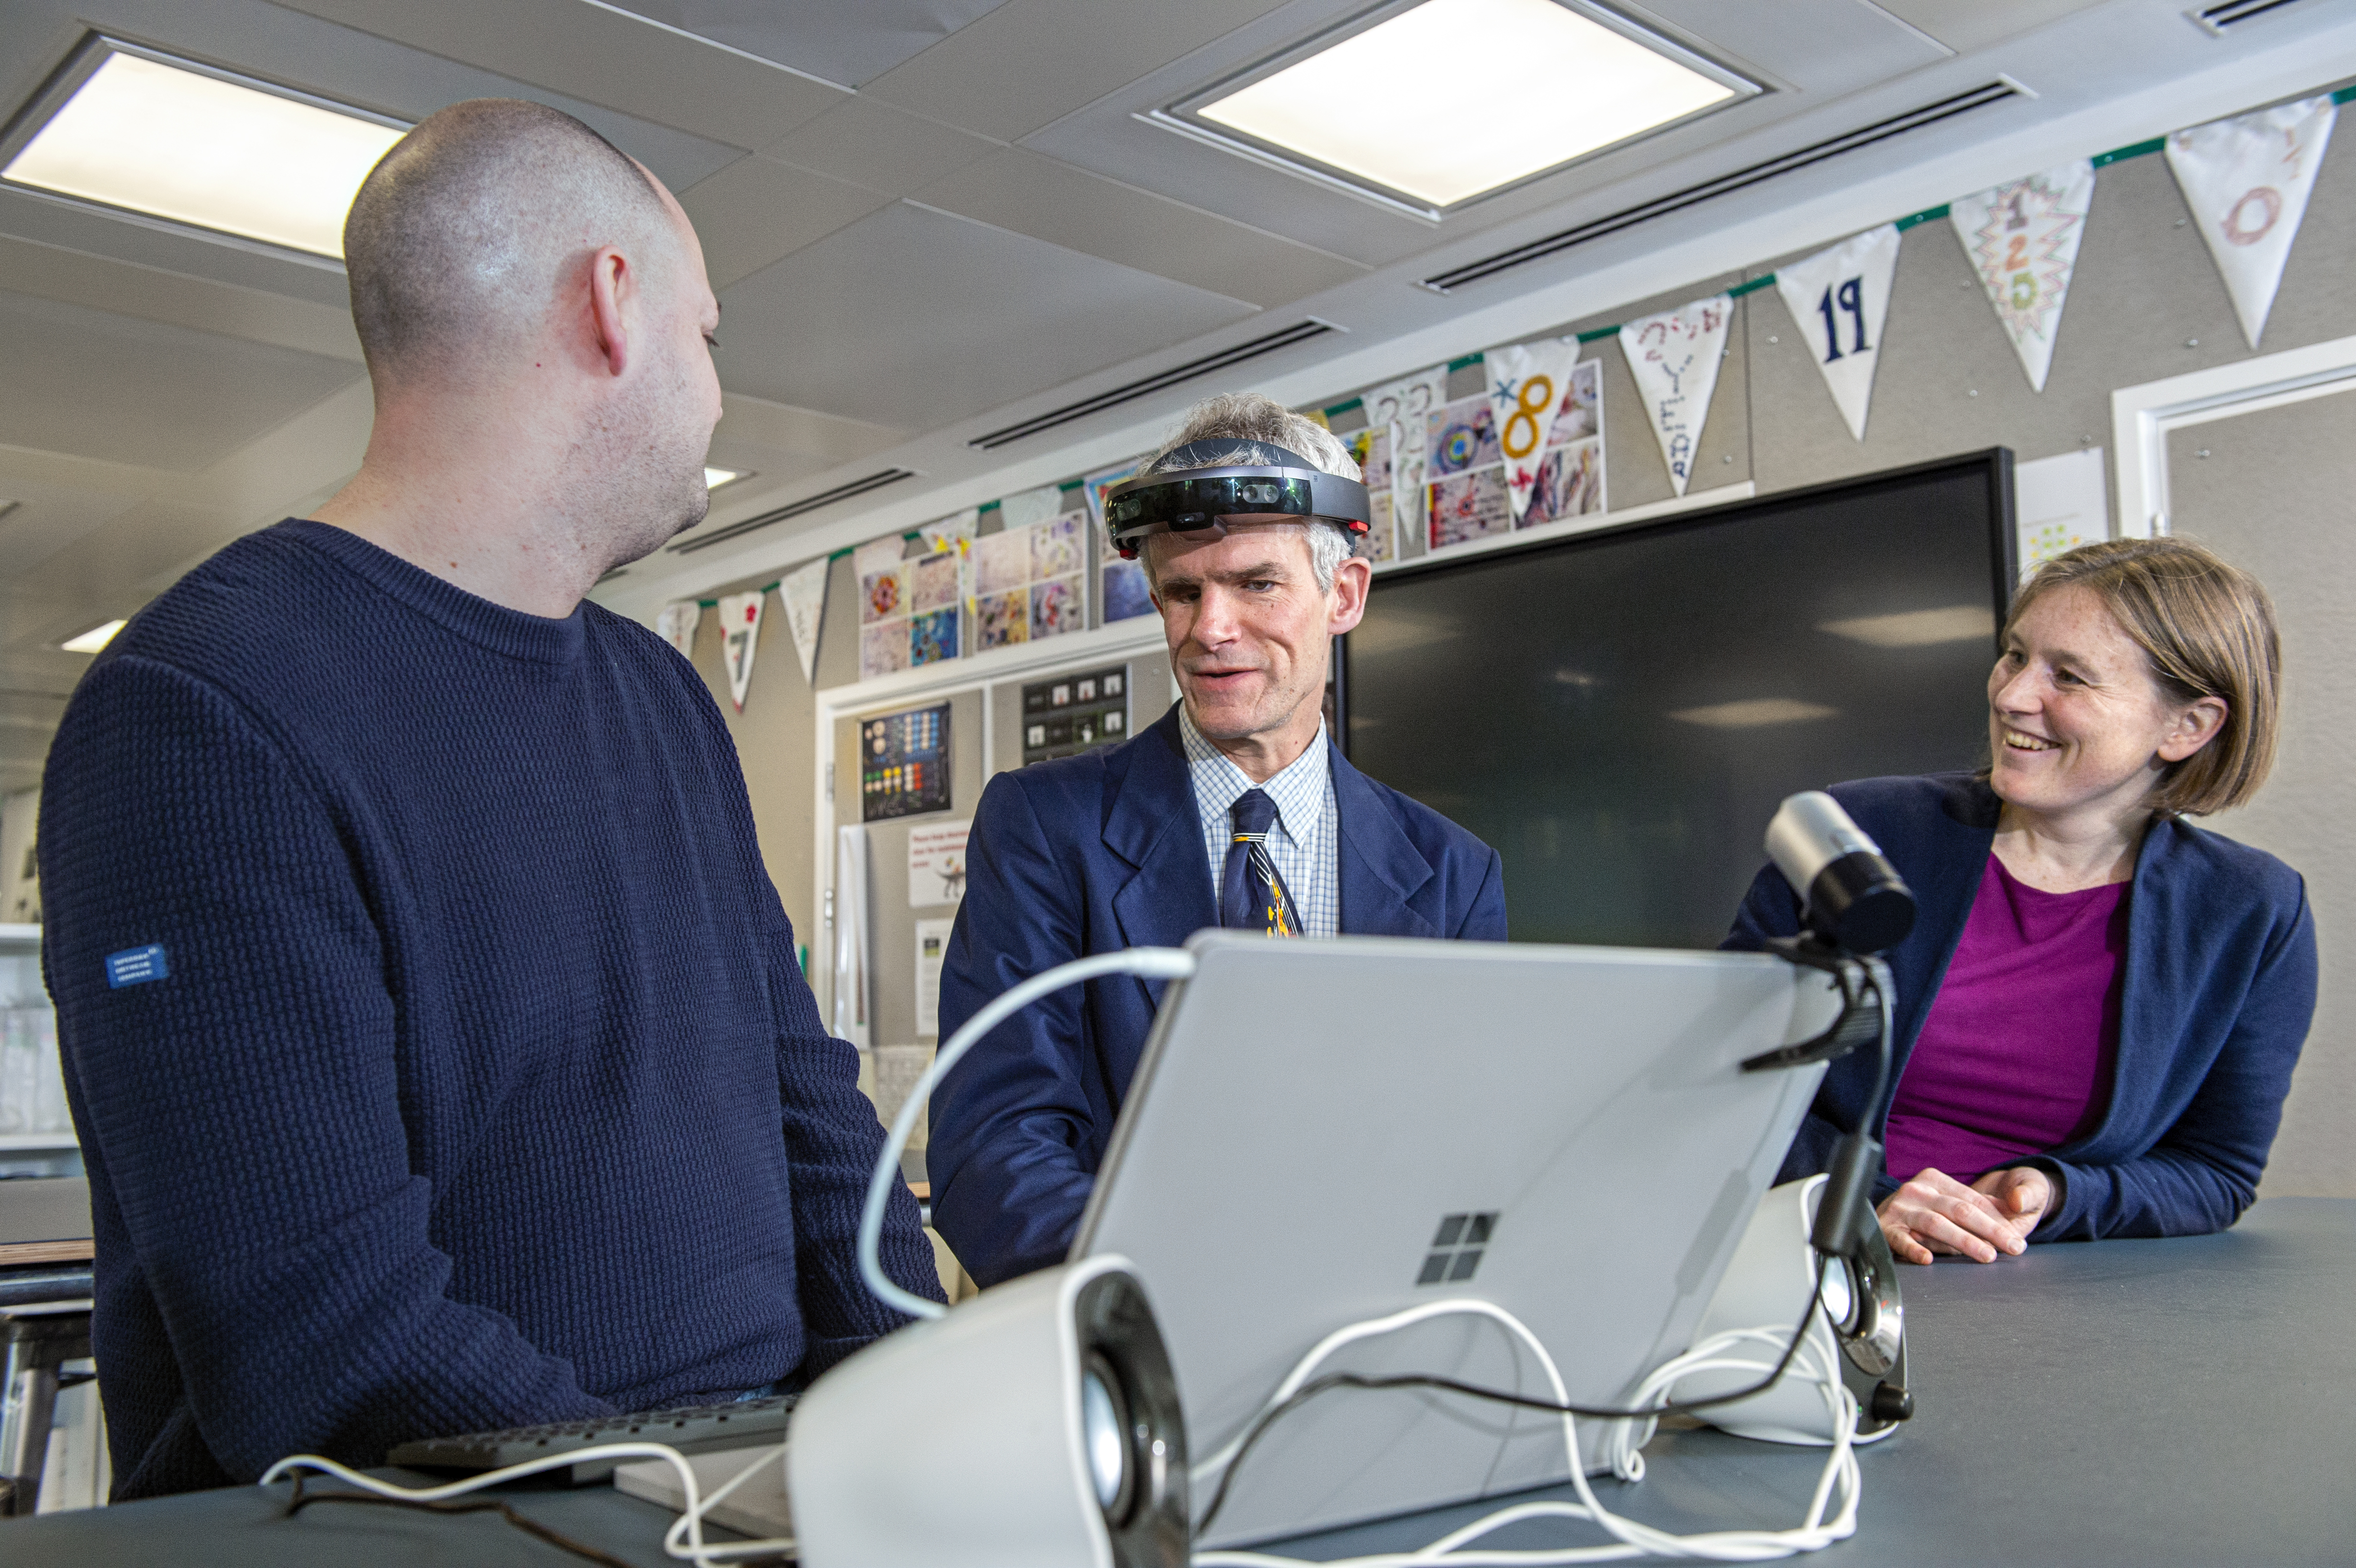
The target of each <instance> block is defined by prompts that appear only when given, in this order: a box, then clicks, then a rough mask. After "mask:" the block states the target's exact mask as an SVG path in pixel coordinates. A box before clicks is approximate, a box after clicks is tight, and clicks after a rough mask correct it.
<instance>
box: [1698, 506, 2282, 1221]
mask: <svg viewBox="0 0 2356 1568" xmlns="http://www.w3.org/2000/svg"><path fill="white" fill-rule="evenodd" d="M2001 649H2002V651H2001V653H2000V654H1999V656H1998V657H1997V663H1996V667H1995V668H1994V669H1993V670H1992V671H1991V672H1990V674H1989V677H1988V741H1989V749H1990V752H1991V759H1990V763H1989V765H1988V767H1987V769H1986V770H1985V771H1983V772H1981V773H1977V774H1946V775H1937V776H1933V777H1930V778H1916V779H1870V780H1865V781H1862V782H1860V783H1857V784H1841V785H1837V786H1835V788H1834V791H1833V793H1834V795H1836V796H1837V797H1838V798H1839V799H1840V800H1841V802H1842V803H1843V804H1844V805H1847V807H1848V809H1849V811H1850V813H1851V814H1852V815H1853V816H1856V817H1857V819H1858V822H1859V823H1860V824H1861V825H1862V826H1864V827H1865V828H1866V830H1867V831H1868V832H1869V833H1871V834H1872V835H1873V836H1874V837H1876V838H1877V839H1878V840H1879V842H1880V843H1881V845H1882V846H1883V848H1884V849H1885V850H1886V851H1887V853H1888V854H1889V855H1890V859H1891V860H1892V861H1893V862H1894V863H1895V864H1896V865H1897V866H1898V867H1899V869H1901V871H1902V872H1903V873H1904V875H1905V877H1906V880H1907V881H1908V883H1909V885H1910V886H1912V888H1913V889H1914V890H1915V891H1916V894H1917V897H1918V898H1919V899H1920V901H1921V905H1922V918H1921V919H1920V920H1919V921H1918V922H1917V923H1916V925H1915V928H1914V932H1913V933H1912V935H1911V936H1910V937H1909V938H1908V939H1907V940H1906V942H1904V943H1903V944H1901V945H1900V946H1899V947H1898V948H1897V949H1895V950H1893V951H1892V952H1891V953H1890V965H1891V968H1892V970H1893V971H1894V973H1895V976H1896V979H1897V983H1898V990H1899V994H1900V996H1901V1011H1900V1017H1899V1019H1898V1020H1897V1021H1898V1034H1897V1045H1898V1054H1897V1058H1896V1064H1897V1067H1898V1069H1899V1072H1900V1076H1899V1080H1898V1088H1897V1092H1896V1093H1895V1094H1894V1095H1892V1096H1891V1103H1890V1110H1889V1113H1888V1120H1887V1124H1886V1125H1885V1126H1883V1127H1876V1128H1872V1129H1869V1131H1871V1132H1872V1133H1873V1134H1874V1135H1875V1136H1878V1137H1879V1138H1881V1140H1882V1141H1883V1143H1884V1144H1885V1145H1886V1146H1887V1147H1888V1150H1889V1168H1888V1170H1887V1172H1886V1173H1885V1174H1884V1176H1883V1177H1882V1179H1881V1180H1880V1181H1879V1184H1878V1186H1877V1190H1876V1193H1875V1197H1876V1199H1877V1200H1878V1203H1879V1211H1880V1215H1881V1225H1882V1230H1883V1232H1884V1233H1885V1234H1886V1235H1887V1236H1888V1237H1889V1240H1890V1248H1891V1250H1892V1251H1893V1252H1895V1253H1897V1254H1898V1255H1899V1256H1900V1257H1901V1258H1904V1259H1907V1260H1909V1261H1911V1262H1914V1263H1929V1262H1930V1261H1931V1259H1932V1257H1933V1254H1935V1253H1956V1254H1960V1255H1962V1256H1965V1257H1969V1258H1973V1259H1975V1260H1976V1261H1978V1262H1981V1263H1989V1262H1993V1261H1994V1260H1995V1259H1997V1257H1999V1256H2003V1255H2009V1254H2018V1253H2020V1252H2022V1251H2023V1250H2024V1249H2025V1247H2026V1246H2027V1244H2028V1243H2029V1242H2032V1241H2037V1242H2044V1241H2074V1240H2092V1239H2094V1238H2096V1237H2101V1236H2111V1235H2140V1236H2155V1235H2183V1234H2193V1233H2198V1232H2207V1231H2217V1230H2222V1229H2224V1228H2225V1227H2226V1226H2228V1225H2231V1224H2232V1223H2233V1221H2234V1220H2235V1219H2236V1218H2238V1217H2239V1216H2240V1214H2241V1211H2243V1210H2244V1208H2246V1207H2248V1205H2249V1203H2250V1201H2251V1200H2252V1199H2253V1198H2254V1197H2255V1196H2256V1191H2257V1183H2258V1178H2259V1175H2260V1174H2261V1173H2262V1172H2263V1171H2264V1170H2265V1161H2266V1154H2267V1151H2268V1149H2269V1148H2270V1147H2272V1145H2273V1142H2274V1136H2275V1129H2276V1125H2277V1124H2278V1123H2279V1122H2280V1120H2281V1115H2282V1103H2283V1097H2284V1095H2285V1094H2286V1093H2288V1091H2289V1088H2290V1077H2291V1070H2292V1068H2293V1067H2294V1066H2295V1065H2296V1064H2297V1060H2298V1054H2299V1051H2300V1048H2301V1046H2302V1045H2303V1044H2304V1043H2305V1041H2306V1038H2307V1030H2308V1022H2309V1020H2310V1019H2311V1018H2312V1017H2313V1014H2314V1008H2315V982H2316V957H2315V925H2314V921H2313V918H2312V916H2311V915H2310V914H2309V912H2308V903H2307V891H2306V885H2305V884H2304V882H2302V881H2301V880H2300V879H2299V876H2298V874H2297V872H2296V871H2294V870H2292V869H2290V868H2289V867H2287V866H2286V865H2284V864H2283V863H2282V862H2281V861H2279V860H2276V859H2274V857H2272V856H2270V855H2266V854H2264V853H2262V852H2260V851H2258V850H2255V849H2252V848H2248V847H2246V846H2244V845H2241V844H2236V843H2234V842H2233V840H2232V839H2229V838H2226V837H2223V836H2222V835H2220V834H2216V833H2211V832H2209V831H2207V830H2205V829H2202V828H2199V827H2193V826H2192V825H2191V824H2190V823H2189V822H2187V821H2186V820H2185V817H2186V816H2187V815H2188V814H2201V815H2206V814H2209V813H2211V812H2217V811H2222V810H2224V809H2226V808H2228V807H2230V806H2235V805H2243V804H2244V803H2245V802H2246V801H2247V800H2248V799H2249V798H2250V796H2251V795H2254V794H2255V793H2256V791H2257V789H2258V787H2259V785H2260V784H2263V783H2264V782H2265V776H2266V773H2267V770H2268V768H2269V767H2270V765H2271V763H2272V760H2273V756H2274V750H2275V731H2276V715H2277V712H2278V698H2277V687H2278V684H2279V680H2280V667H2281V655H2280V648H2279V639H2278V638H2277V636H2276V630H2275V621H2274V610H2273V606H2272V604H2271V603H2269V602H2268V600H2267V597H2266V593H2265V589H2264V588H2262V587H2260V586H2259V585H2258V582H2257V581H2256V580H2255V579H2254V578H2252V577H2251V576H2250V575H2249V574H2248V573H2246V572H2244V571H2239V570H2237V569H2235V568H2234V567H2233V566H2231V565H2229V564H2227V563H2226V562H2225V561H2223V560H2220V559H2219V558H2218V557H2217V556H2215V555H2214V554H2212V553H2211V552H2210V551H2209V550H2206V549H2202V548H2201V547H2200V546H2199V545H2195V544H2192V543H2190V542H2188V541H2185V540H2181V539H2118V540H2113V541H2110V542H2108V543H2104V544H2096V545H2088V546H2086V547H2084V548H2083V549H2076V550H2072V551H2071V552H2070V553H2069V554H2067V555H2064V556H2061V557H2060V558H2059V559H2057V560H2053V561H2051V562H2050V563H2048V564H2047V565H2046V566H2045V567H2044V568H2043V569H2042V570H2041V571H2040V572H2039V573H2038V574H2037V576H2036V577H2035V578H2034V579H2033V580H2031V581H2030V582H2029V584H2028V586H2027V587H2025V588H2024V589H2023V590H2022V591H2021V592H2020V594H2019V597H2018V598H2017V599H2016V600H2015V601H2014V603H2013V606H2012V611H2011V613H2010V615H2009V616H2008V619H2007V621H2006V624H2005V627H2004V635H2003V638H2002V641H2001ZM1797 916H1798V910H1797V907H1796V904H1795V901H1794V898H1793V896H1792V893H1791V890H1790V889H1789V887H1788V886H1786V885H1785V884H1784V883H1783V880H1781V878H1780V876H1779V875H1778V874H1777V873H1776V872H1775V870H1774V869H1773V868H1772V867H1770V868H1769V869H1766V870H1763V871H1762V872H1761V873H1760V876H1759V879H1758V880H1757V881H1755V882H1754V883H1753V884H1752V886H1751V895H1750V897H1749V899H1748V900H1747V901H1745V902H1744V905H1743V909H1742V912H1741V913H1740V915H1739V916H1738V917H1737V919H1736V922H1735V928H1734V933H1733V934H1732V935H1731V936H1730V938H1729V939H1728V943H1727V945H1729V946H1735V947H1755V946H1757V945H1759V944H1761V943H1762V942H1763V940H1764V939H1765V938H1766V937H1769V936H1773V935H1782V934H1787V933H1791V932H1793V931H1794V930H1795V929H1796V925H1797ZM1870 1076H1871V1073H1870V1070H1869V1067H1868V1066H1867V1065H1866V1064H1864V1063H1861V1062H1859V1061H1855V1060H1852V1061H1845V1062H1842V1063H1839V1064H1837V1066H1836V1067H1835V1068H1834V1070H1833V1071H1832V1072H1831V1073H1830V1074H1828V1075H1827V1076H1826V1080H1825V1083H1824V1086H1823V1088H1822V1089H1821V1090H1820V1091H1819V1093H1818V1095H1817V1099H1816V1104H1815V1107H1814V1109H1813V1110H1812V1112H1811V1113H1810V1115H1809V1117H1808V1119H1807V1122H1806V1124H1805V1125H1804V1126H1803V1128H1802V1130H1801V1133H1800V1136H1799V1137H1798V1138H1797V1139H1796V1140H1795V1141H1794V1145H1793V1147H1792V1152H1791V1155H1790V1156H1789V1157H1788V1158H1787V1159H1786V1161H1785V1165H1784V1169H1783V1176H1784V1178H1785V1179H1792V1178H1794V1177H1795V1176H1799V1175H1804V1174H1807V1173H1809V1172H1811V1171H1815V1170H1818V1169H1822V1168H1824V1162H1825V1160H1826V1157H1827V1156H1828V1155H1829V1152H1830V1150H1831V1147H1832V1145H1833V1142H1834V1140H1835V1139H1836V1138H1837V1136H1839V1133H1840V1132H1841V1131H1843V1130H1845V1129H1847V1128H1848V1127H1850V1126H1852V1125H1855V1122H1856V1119H1857V1117H1858V1115H1861V1114H1862V1113H1863V1109H1864V1107H1865V1105H1866V1104H1867V1100H1868V1094H1869V1078H1870Z"/></svg>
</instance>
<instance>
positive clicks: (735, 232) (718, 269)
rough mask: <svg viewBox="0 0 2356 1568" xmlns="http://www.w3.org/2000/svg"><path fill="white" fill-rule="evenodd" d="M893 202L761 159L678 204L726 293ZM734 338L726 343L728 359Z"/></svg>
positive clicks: (742, 161) (729, 170) (730, 170)
mask: <svg viewBox="0 0 2356 1568" xmlns="http://www.w3.org/2000/svg"><path fill="white" fill-rule="evenodd" d="M891 199H892V198H891V197H889V196H886V195H884V194H883V192H881V191H873V190H869V189H867V188H866V187H863V186H855V185H845V184H843V183H842V182H841V180H833V179H829V178H827V177H826V176H824V175H818V174H812V173H810V172H809V170H808V169H798V168H795V167H794V166H793V165H790V164H779V163H772V162H771V161H770V160H768V159H767V158H764V157H758V156H755V157H746V158H739V159H737V160H736V162H734V163H733V164H731V165H728V166H727V167H726V168H724V169H723V170H721V171H720V172H719V173H718V174H716V175H713V176H712V177H711V178H709V179H707V180H705V181H703V182H702V183H701V185H698V186H696V187H694V188H693V189H691V190H688V191H685V192H682V193H681V194H680V198H679V204H680V206H681V207H683V208H686V209H687V216H688V218H689V219H691V221H692V222H693V223H694V224H695V233H696V238H698V239H699V240H702V241H703V265H704V271H705V272H707V273H708V274H709V275H710V276H711V279H712V287H713V288H715V289H724V288H726V287H727V286H728V285H729V284H731V283H734V282H736V281H737V280H738V279H739V278H743V277H745V276H747V275H748V274H750V273H753V272H759V271H760V270H761V269H762V268H764V267H766V266H767V265H768V264H769V263H770V262H772V261H776V259H777V258H778V257H780V256H783V255H786V254H787V253H788V252H789V251H798V250H800V249H801V248H802V247H803V246H805V245H807V244H809V243H810V242H811V241H812V240H819V239H823V238H824V237H825V236H827V235H829V234H831V233H833V232H834V231H835V230H836V229H840V228H841V227H842V226H843V225H844V224H846V223H851V222H854V221H856V220H857V219H861V218H863V217H865V216H866V215H867V214H869V213H871V212H873V211H874V210H875V209H876V208H879V207H882V206H883V204H884V203H885V202H887V201H890V200H891ZM730 336H734V334H733V333H731V334H729V335H727V336H723V337H722V338H721V340H720V341H721V344H722V346H723V347H722V352H723V353H725V352H726V351H727V349H726V345H727V343H728V340H729V337H730Z"/></svg>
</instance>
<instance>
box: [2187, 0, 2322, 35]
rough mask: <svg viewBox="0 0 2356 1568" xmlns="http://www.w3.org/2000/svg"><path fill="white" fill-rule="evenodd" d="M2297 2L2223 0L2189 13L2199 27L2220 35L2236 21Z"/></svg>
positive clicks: (2243, 20) (2253, 17) (2255, 17)
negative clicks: (2219, 3) (2221, 3)
mask: <svg viewBox="0 0 2356 1568" xmlns="http://www.w3.org/2000/svg"><path fill="white" fill-rule="evenodd" d="M2297 4H2298V0H2225V3H2224V4H2223V5H2203V6H2201V9H2199V10H2198V11H2194V12H2191V13H2189V14H2190V16H2191V17H2192V19H2193V20H2194V21H2195V22H2198V23H2199V24H2200V25H2201V27H2206V28H2207V29H2208V30H2209V31H2211V32H2212V33H2215V34H2218V35H2219V36H2221V37H2222V36H2223V34H2224V31H2225V29H2226V28H2228V27H2232V26H2233V24H2234V23H2236V22H2249V21H2254V20H2256V19H2257V18H2258V17H2260V16H2265V14H2266V13H2267V12H2269V11H2279V10H2281V9H2282V8H2283V7H2284V6H2286V5H2297Z"/></svg>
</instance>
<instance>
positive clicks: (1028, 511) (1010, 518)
mask: <svg viewBox="0 0 2356 1568" xmlns="http://www.w3.org/2000/svg"><path fill="white" fill-rule="evenodd" d="M1066 494H1068V492H1067V491H1066V490H1065V488H1064V487H1063V486H1062V485H1040V486H1039V487H1038V488H1037V489H1035V490H1024V491H1023V492H1021V493H1020V494H1019V495H1013V496H1007V497H1006V498H1005V499H1004V500H1002V501H1001V502H999V503H998V512H999V523H1000V525H1001V527H1004V528H1029V527H1030V526H1031V525H1032V524H1033V523H1044V522H1045V521H1046V520H1047V519H1048V518H1049V517H1061V516H1062V515H1063V514H1064V512H1065V510H1066V507H1065V506H1064V497H1065V496H1066Z"/></svg>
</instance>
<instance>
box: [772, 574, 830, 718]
mask: <svg viewBox="0 0 2356 1568" xmlns="http://www.w3.org/2000/svg"><path fill="white" fill-rule="evenodd" d="M832 565H833V563H832V562H831V561H830V560H827V559H826V557H824V556H820V557H819V558H818V560H813V561H811V562H809V564H807V565H805V566H798V567H796V568H795V569H794V570H793V571H789V572H787V573H786V575H785V576H784V577H782V578H780V579H779V580H778V581H777V603H780V604H782V605H783V606H785V611H786V626H787V629H788V630H789V631H791V632H792V633H793V635H794V655H795V656H796V657H798V659H800V661H801V667H802V678H803V679H804V680H806V681H808V682H809V683H810V684H811V685H812V686H816V685H817V684H818V634H819V626H820V625H822V624H824V623H825V621H826V579H827V572H828V569H829V568H830V567H831V566H832Z"/></svg>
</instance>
